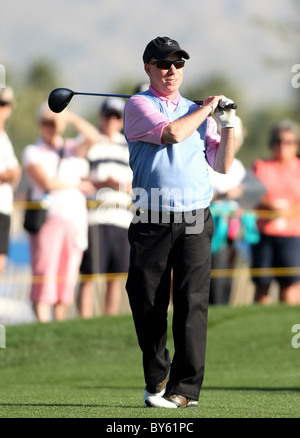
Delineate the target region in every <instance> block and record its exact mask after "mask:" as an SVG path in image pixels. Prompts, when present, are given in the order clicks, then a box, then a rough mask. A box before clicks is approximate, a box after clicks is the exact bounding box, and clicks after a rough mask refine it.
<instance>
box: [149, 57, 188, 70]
mask: <svg viewBox="0 0 300 438" xmlns="http://www.w3.org/2000/svg"><path fill="white" fill-rule="evenodd" d="M148 64H151V65H156V67H157V68H160V69H162V70H169V69H170V68H171V67H172V65H174V67H175V68H176V69H179V68H183V66H184V64H185V61H184V59H179V60H177V61H168V60H167V59H162V60H161V61H149V62H148Z"/></svg>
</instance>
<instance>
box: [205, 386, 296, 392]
mask: <svg viewBox="0 0 300 438" xmlns="http://www.w3.org/2000/svg"><path fill="white" fill-rule="evenodd" d="M206 390H208V391H266V392H280V391H284V392H285V391H290V392H300V388H288V387H278V388H276V387H272V388H265V387H252V386H242V387H238V386H237V387H235V386H232V387H230V386H228V387H226V386H203V388H202V391H206Z"/></svg>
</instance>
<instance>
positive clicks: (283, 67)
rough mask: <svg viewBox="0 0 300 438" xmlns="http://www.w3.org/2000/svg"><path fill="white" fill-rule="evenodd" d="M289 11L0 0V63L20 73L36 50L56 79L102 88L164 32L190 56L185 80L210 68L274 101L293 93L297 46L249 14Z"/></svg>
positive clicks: (284, 1) (223, 3)
mask: <svg viewBox="0 0 300 438" xmlns="http://www.w3.org/2000/svg"><path fill="white" fill-rule="evenodd" d="M294 14H295V9H294V7H293V0H210V1H209V2H208V1H205V2H204V1H202V0H180V1H179V0H151V1H149V2H146V1H142V0H109V1H104V0H51V1H50V0H26V1H22V0H9V1H8V0H4V1H3V2H2V5H1V16H2V20H1V27H0V38H1V52H0V64H4V65H5V66H7V67H8V68H9V67H10V68H11V69H12V70H13V71H18V72H19V74H22V72H26V68H27V66H28V64H29V63H30V62H32V61H33V60H35V59H37V58H39V57H40V56H43V57H45V58H48V59H49V60H51V61H52V62H53V63H55V64H56V65H57V70H58V71H59V72H61V74H62V83H61V86H66V87H68V88H71V89H73V90H76V91H87V92H89V91H92V92H93V91H94V92H103V93H109V92H114V91H115V87H116V86H117V84H118V83H119V82H123V81H124V80H126V79H128V78H132V79H134V80H136V81H137V82H138V81H141V80H144V79H145V78H146V76H145V74H144V71H143V64H142V53H143V51H144V48H145V46H146V44H147V43H148V42H149V41H150V40H151V39H153V38H155V37H156V36H165V35H166V36H170V37H171V38H174V39H176V40H177V41H179V43H180V45H181V46H182V47H183V48H184V49H185V50H187V51H188V52H189V53H190V55H191V59H190V60H189V61H188V62H187V64H186V67H185V82H184V83H185V84H186V85H187V84H189V85H192V84H196V83H197V81H201V80H203V79H204V78H207V77H208V76H209V75H215V74H216V73H218V74H222V75H224V76H225V77H228V78H229V79H232V80H234V81H235V82H236V84H237V87H238V88H239V89H240V90H242V92H243V94H244V95H245V96H246V100H247V101H248V102H249V104H250V103H251V104H252V105H254V104H255V102H259V103H262V102H265V101H272V102H275V103H276V102H280V101H281V100H283V99H285V98H288V96H289V94H290V93H292V92H293V90H292V87H291V78H292V74H291V68H292V65H293V64H297V63H299V62H300V59H299V58H298V59H296V55H298V54H299V50H298V49H299V47H294V45H293V42H291V41H290V40H288V39H285V38H283V36H281V37H280V36H279V35H277V34H276V33H273V32H272V31H271V30H269V31H266V30H264V29H262V28H261V27H259V26H257V25H256V24H255V23H254V21H255V18H256V17H258V16H260V17H264V18H266V19H268V20H270V21H271V22H273V23H274V24H277V23H285V21H286V20H290V19H293V16H294ZM298 23H299V21H298ZM266 57H271V58H272V59H273V60H274V59H275V60H276V61H277V62H278V63H279V64H280V68H274V67H271V66H270V65H266V63H265V62H264V60H266ZM201 97H204V96H197V98H201ZM81 104H82V105H85V102H83V101H82V102H81Z"/></svg>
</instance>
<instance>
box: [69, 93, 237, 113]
mask: <svg viewBox="0 0 300 438" xmlns="http://www.w3.org/2000/svg"><path fill="white" fill-rule="evenodd" d="M74 94H80V95H83V96H103V97H122V98H123V99H129V98H130V97H132V95H131V94H111V93H83V92H77V91H74ZM194 102H195V103H196V104H197V105H200V106H202V105H203V100H194ZM227 107H228V108H232V109H237V105H236V104H235V103H232V104H229V105H227Z"/></svg>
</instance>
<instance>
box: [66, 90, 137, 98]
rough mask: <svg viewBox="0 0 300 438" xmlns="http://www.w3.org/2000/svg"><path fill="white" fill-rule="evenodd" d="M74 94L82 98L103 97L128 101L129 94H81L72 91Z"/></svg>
mask: <svg viewBox="0 0 300 438" xmlns="http://www.w3.org/2000/svg"><path fill="white" fill-rule="evenodd" d="M74 94H80V95H82V96H103V97H122V98H123V99H129V98H130V97H131V95H129V94H111V93H82V92H77V91H74Z"/></svg>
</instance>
